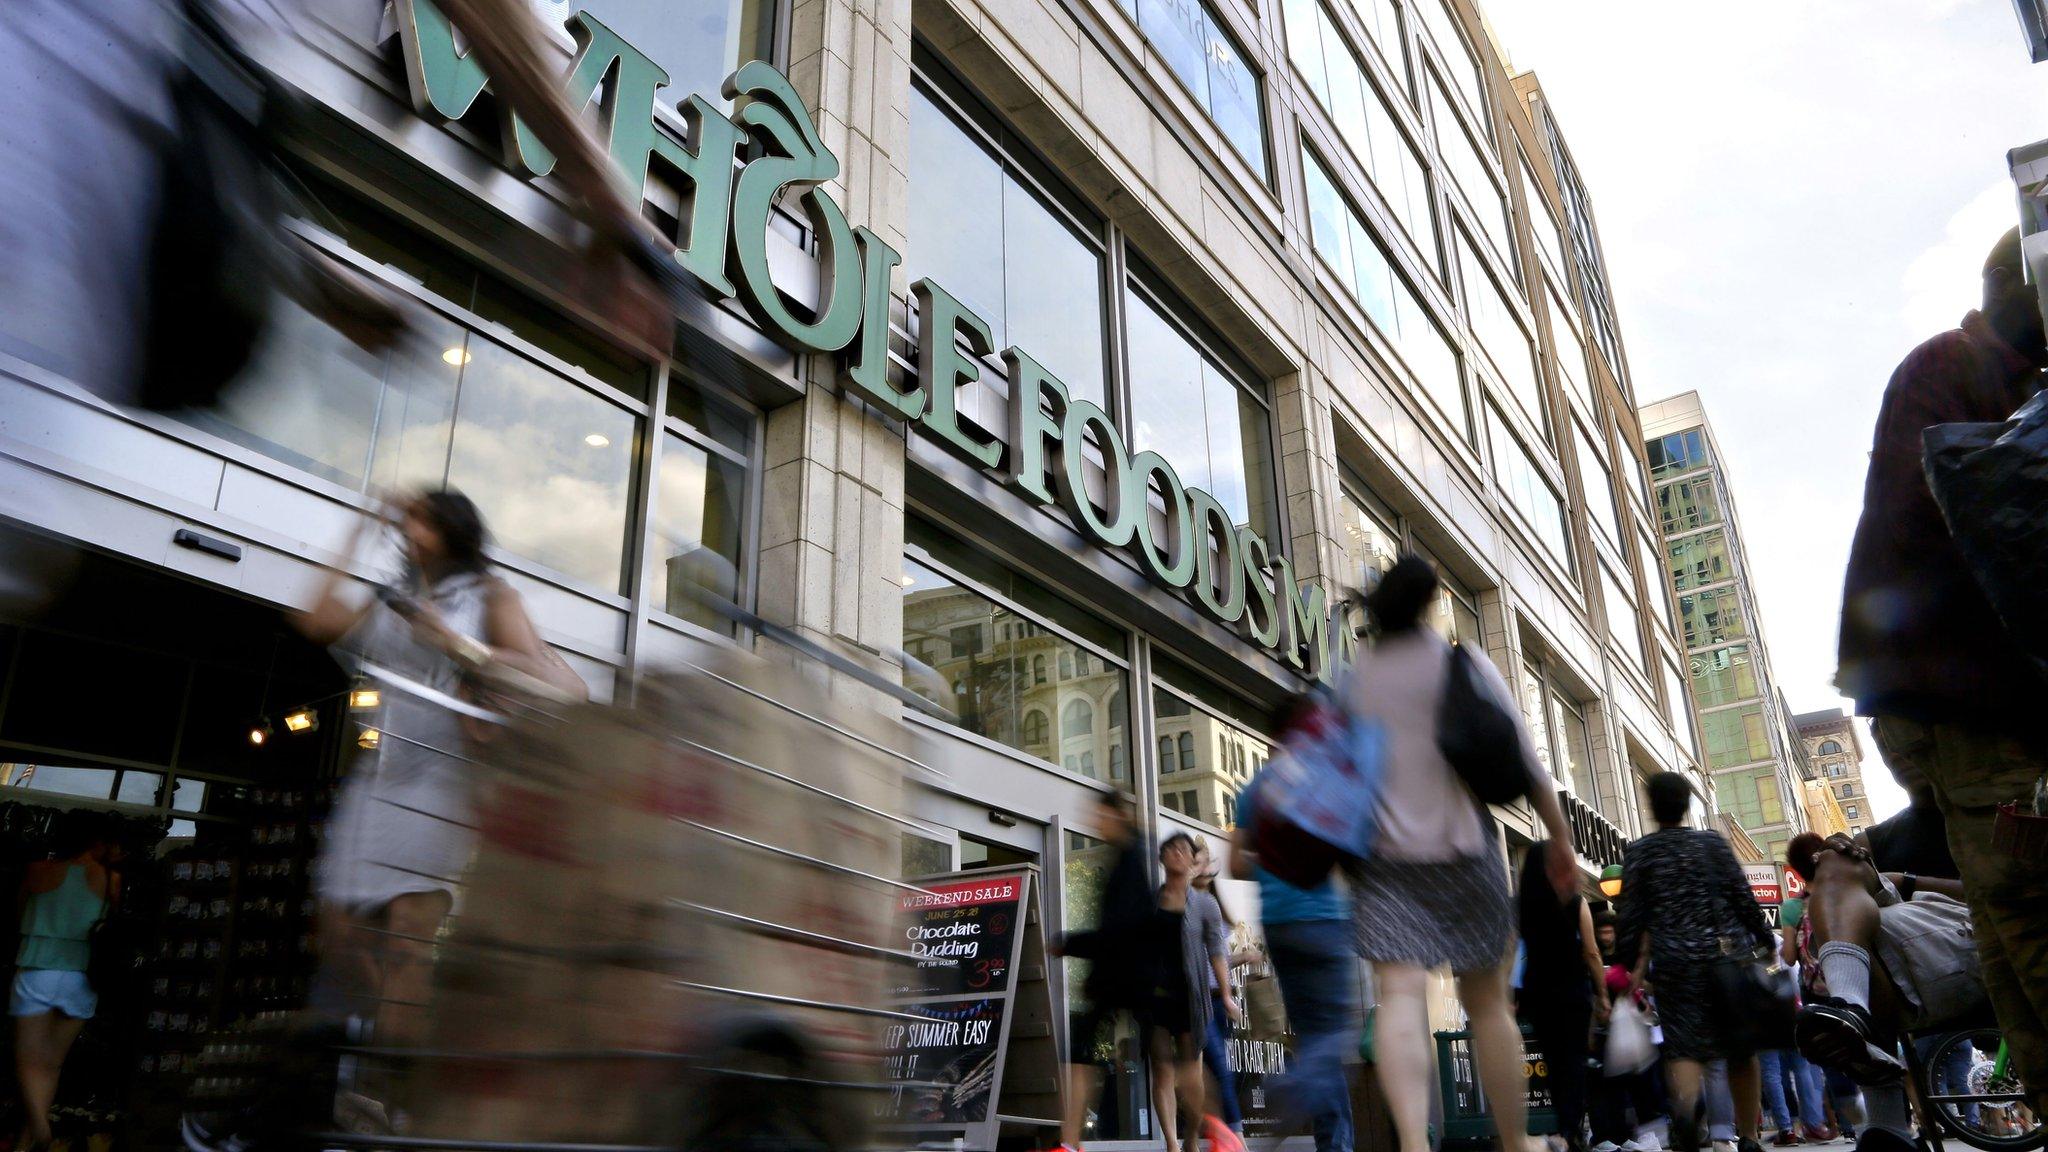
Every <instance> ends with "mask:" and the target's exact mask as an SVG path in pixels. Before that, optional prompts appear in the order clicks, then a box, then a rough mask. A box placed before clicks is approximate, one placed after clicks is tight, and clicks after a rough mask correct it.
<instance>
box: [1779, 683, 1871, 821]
mask: <svg viewBox="0 0 2048 1152" xmlns="http://www.w3.org/2000/svg"><path fill="white" fill-rule="evenodd" d="M1792 722H1793V725H1794V726H1795V727H1796V728H1797V729H1798V730H1799V739H1800V741H1801V742H1802V743H1804V744H1805V745H1806V754H1807V756H1808V758H1810V759H1811V760H1812V762H1813V770H1814V783H1815V784H1817V785H1819V786H1820V789H1821V790H1822V791H1824V792H1825V793H1826V794H1827V800H1828V802H1829V804H1830V805H1831V806H1832V807H1834V808H1836V809H1838V810H1839V811H1840V813H1841V815H1840V820H1841V825H1842V826H1841V827H1840V828H1839V829H1835V831H1841V832H1846V833H1848V834H1849V835H1852V836H1853V835H1855V834H1856V833H1858V832H1861V831H1863V830H1864V829H1865V828H1868V827H1870V826H1871V825H1872V824H1875V823H1877V819H1878V817H1877V815H1876V813H1874V812H1872V811H1871V810H1870V792H1869V789H1867V788H1865V787H1864V784H1863V736H1862V734H1861V733H1860V732H1859V731H1858V730H1857V728H1858V725H1857V723H1856V721H1855V719H1854V718H1853V717H1851V716H1849V715H1848V714H1847V713H1846V712H1844V711H1843V710H1842V709H1840V708H1829V709H1826V710H1824V711H1820V712H1802V713H1800V714H1799V715H1798V716H1795V717H1793V718H1792ZM1814 831H1816V832H1822V834H1823V835H1825V834H1826V833H1825V831H1824V830H1823V829H1821V828H1820V827H1819V826H1818V825H1816V826H1815V827H1814Z"/></svg>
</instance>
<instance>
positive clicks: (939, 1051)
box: [876, 867, 1060, 1149]
mask: <svg viewBox="0 0 2048 1152" xmlns="http://www.w3.org/2000/svg"><path fill="white" fill-rule="evenodd" d="M1037 881H1038V870H1037V869H1036V868H1034V867H1023V868H1009V869H998V870H991V871H981V872H953V873H947V874H945V875H941V876H932V877H927V878H925V879H922V880H917V881H913V884H915V886H916V890H915V891H912V892H906V893H905V894H904V895H903V897H902V899H901V901H900V903H899V911H900V913H901V930H902V933H903V944H904V949H903V950H904V951H906V952H908V953H910V955H911V956H912V957H913V958H914V959H913V960H912V961H910V962H907V963H906V965H905V966H904V968H903V970H902V975H901V976H900V977H899V978H898V979H897V981H896V988H895V996H894V998H893V1007H894V1010H895V1012H896V1013H897V1016H896V1018H895V1019H893V1020H892V1021H890V1023H889V1024H888V1025H887V1028H886V1030H885V1033H884V1050H885V1057H886V1061H887V1074H888V1078H889V1080H890V1081H891V1082H892V1084H893V1087H892V1089H891V1090H890V1091H889V1092H887V1093H885V1094H884V1096H883V1099H882V1101H881V1103H880V1104H878V1105H877V1109H876V1111H877V1117H876V1118H877V1120H878V1121H879V1122H880V1123H881V1125H882V1127H883V1128H884V1129H885V1130H887V1131H890V1132H893V1133H898V1134H901V1135H903V1136H905V1137H908V1138H909V1139H910V1140H912V1141H913V1142H934V1141H935V1142H939V1143H951V1142H953V1141H958V1142H959V1146H961V1147H965V1148H974V1149H993V1148H995V1146H996V1137H997V1135H998V1133H999V1132H1000V1131H1001V1129H1002V1128H1003V1127H1005V1126H1010V1127H1019V1128H1050V1129H1057V1128H1058V1126H1059V1116H1060V1106H1059V1104H1060V1100H1059V1092H1060V1081H1059V1072H1060V1069H1059V1054H1058V1052H1057V1051H1056V1050H1055V1049H1054V1042H1053V1029H1052V997H1051V992H1050V988H1049V986H1048V985H1047V983H1046V970H1045V935H1044V927H1043V923H1042V921H1041V919H1040V917H1039V913H1038V892H1037V887H1038V884H1037Z"/></svg>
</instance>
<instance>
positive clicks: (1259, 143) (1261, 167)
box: [1122, 0, 1266, 180]
mask: <svg viewBox="0 0 2048 1152" xmlns="http://www.w3.org/2000/svg"><path fill="white" fill-rule="evenodd" d="M1122 3H1123V6H1124V10H1125V11H1127V12H1129V13H1130V14H1131V15H1132V17H1133V18H1134V19H1136V20H1137V22H1138V28H1139V30H1140V31H1142V32H1144V34H1145V39H1146V40H1148V41H1150V42H1151V44H1152V50H1153V51H1155V52H1157V53H1159V56H1160V58H1161V59H1163V60H1165V61H1166V66H1167V67H1168V68H1171V69H1173V74H1174V75H1175V76H1177V77H1179V79H1180V82H1181V83H1182V84H1183V85H1185V86H1186V87H1187V90H1188V92H1189V93H1190V94H1192V95H1193V96H1194V98H1195V102H1196V103H1198V104H1200V105H1201V106H1202V107H1203V108H1204V109H1205V110H1207V111H1208V113H1209V118H1210V119H1211V120H1214V121H1215V122H1216V127H1218V128H1220V129H1222V130H1223V135H1224V137H1225V138H1226V139H1228V140H1229V141H1230V146H1231V147H1232V148H1235V149H1237V153H1238V155H1240V156H1243V157H1244V159H1245V162H1246V163H1247V164H1250V165H1251V166H1252V168H1253V169H1255V170H1256V171H1257V172H1258V174H1259V179H1261V180H1264V179H1265V178H1266V117H1265V113H1264V111H1263V109H1262V108H1261V107H1260V103H1259V75H1258V73H1257V72H1254V71H1252V67H1251V62H1250V57H1248V56H1246V55H1245V51H1244V49H1243V48H1241V47H1239V46H1238V43H1237V38H1236V37H1235V36H1232V35H1231V34H1230V32H1229V31H1228V30H1227V29H1225V28H1224V26H1223V19H1222V17H1220V16H1218V15H1216V13H1214V12H1212V11H1210V10H1209V6H1208V5H1206V4H1204V3H1202V2H1201V0H1122Z"/></svg>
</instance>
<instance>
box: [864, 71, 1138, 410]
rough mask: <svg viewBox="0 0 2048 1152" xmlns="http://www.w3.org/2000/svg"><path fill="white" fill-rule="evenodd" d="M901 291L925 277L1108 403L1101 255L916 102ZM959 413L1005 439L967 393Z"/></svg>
mask: <svg viewBox="0 0 2048 1152" xmlns="http://www.w3.org/2000/svg"><path fill="white" fill-rule="evenodd" d="M906 248H907V251H906V252H905V253H904V256H903V264H904V272H905V277H906V282H909V281H916V280H918V279H920V278H923V277H927V276H929V277H930V278H931V279H932V280H933V281H935V282H936V283H938V284H940V285H942V286H943V287H944V288H945V289H946V291H948V292H951V293H952V294H953V295H954V296H955V297H957V298H959V300H960V301H961V302H962V303H963V304H965V305H966V306H967V307H968V309H969V310H971V311H972V312H973V313H974V314H975V315H977V316H979V317H981V318H982V319H983V320H986V321H988V324H989V329H990V331H991V332H992V333H993V334H994V336H995V346H996V348H998V349H1001V348H1003V347H1006V346H1008V345H1011V344H1015V345H1017V346H1018V347H1020V348H1023V349H1025V350H1027V351H1028V352H1030V353H1031V355H1032V356H1033V357H1034V358H1036V359H1037V360H1038V362H1039V363H1041V364H1044V365H1045V366H1046V368H1048V369H1049V370H1051V372H1052V373H1053V375H1055V376H1057V377H1059V378H1060V382H1061V383H1063V384H1065V385H1066V386H1067V390H1068V391H1069V392H1070V393H1071V394H1073V395H1075V396H1078V397H1083V398H1085V399H1089V400H1093V401H1095V402H1097V403H1102V402H1103V398H1104V397H1105V395H1106V394H1107V393H1106V390H1105V387H1104V363H1105V357H1104V349H1105V347H1106V346H1105V344H1104V339H1103V322H1102V316H1103V298H1102V251H1101V248H1100V246H1099V245H1098V244H1096V243H1095V242H1094V241H1093V240H1091V239H1089V238H1087V237H1085V236H1084V235H1083V234H1082V233H1081V232H1079V231H1078V230H1076V228H1075V227H1074V226H1073V224H1072V223H1071V222H1070V218H1069V216H1068V214H1067V213H1066V212H1065V211H1064V210H1062V209H1061V208H1060V207H1057V206H1055V205H1054V204H1053V203H1052V202H1051V201H1050V199H1049V198H1048V197H1046V196H1043V195H1041V194H1040V193H1039V192H1038V191H1037V189H1036V187H1035V186H1034V184H1033V182H1032V181H1031V180H1030V178H1029V176H1028V175H1027V174H1025V173H1024V172H1023V170H1022V169H1021V168H1019V167H1018V166H1017V165H1015V164H1013V163H1011V162H1009V161H1008V160H1007V159H1006V158H1005V157H1004V156H1003V155H1002V154H1001V153H999V152H998V151H997V150H996V149H994V148H993V147H991V146H990V144H989V143H988V142H986V140H985V139H984V138H983V137H982V136H981V135H980V134H979V133H978V132H974V131H971V130H970V129H969V128H968V127H967V126H966V125H965V124H963V123H962V122H961V121H960V120H959V119H957V118H955V117H954V116H953V115H952V113H951V112H949V111H948V110H947V109H946V108H944V107H942V106H941V104H940V101H939V99H938V98H937V97H935V96H934V95H933V94H932V93H930V92H927V91H926V90H925V89H924V88H923V87H921V86H913V87H912V89H911V93H910V232H909V238H908V243H907V245H906ZM961 410H962V412H964V413H966V414H968V415H970V416H972V417H974V419H975V420H976V421H977V422H978V423H981V424H982V425H983V426H984V427H985V428H988V429H990V430H992V431H1000V430H1001V429H1002V428H1004V427H1005V426H1006V425H1005V418H1004V414H1003V408H1002V402H1001V399H1000V398H999V397H997V396H996V395H995V393H994V391H993V389H991V388H990V387H989V386H988V385H987V384H985V383H984V384H977V385H974V386H971V387H970V388H968V389H967V390H966V391H965V393H963V395H962V397H961Z"/></svg>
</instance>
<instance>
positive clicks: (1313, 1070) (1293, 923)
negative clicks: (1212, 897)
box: [1230, 714, 1358, 1152]
mask: <svg viewBox="0 0 2048 1152" xmlns="http://www.w3.org/2000/svg"><path fill="white" fill-rule="evenodd" d="M1286 719H1287V720H1288V721H1289V722H1290V723H1283V724H1280V725H1276V729H1277V730H1278V731H1281V732H1283V733H1284V732H1285V731H1286V730H1287V729H1288V728H1289V727H1290V726H1291V721H1292V720H1293V719H1294V717H1293V715H1292V714H1290V715H1289V716H1288V717H1287V718H1286ZM1264 779H1265V775H1264V773H1263V772H1261V773H1260V775H1258V776H1254V777H1253V778H1252V780H1251V783H1249V784H1247V785H1246V786H1245V789H1244V791H1243V792H1242V793H1241V794H1240V795H1239V796H1238V798H1237V827H1236V829H1235V830H1233V831H1232V832H1231V837H1230V870H1231V872H1232V874H1234V875H1237V876H1242V877H1248V878H1250V879H1252V880H1256V881H1258V884H1259V908H1260V913H1261V919H1262V920H1263V922H1264V924H1265V932H1266V952H1267V955H1268V956H1269V957H1271V959H1272V961H1273V974H1274V975H1275V976H1276V977H1278V978H1279V980H1280V999H1281V1001H1282V1003H1283V1004H1285V1005H1286V1008H1287V1020H1288V1022H1289V1023H1290V1024H1291V1025H1293V1028H1294V1034H1295V1038H1296V1040H1297V1042H1298V1046H1297V1048H1296V1050H1295V1055H1294V1061H1293V1064H1292V1067H1291V1068H1290V1069H1289V1072H1288V1075H1286V1076H1285V1077H1283V1078H1281V1079H1280V1080H1279V1081H1278V1082H1277V1083H1275V1084H1274V1086H1273V1102H1274V1105H1275V1107H1276V1108H1278V1109H1279V1110H1280V1111H1281V1112H1282V1113H1285V1114H1289V1115H1293V1116H1305V1117H1307V1118H1308V1119H1309V1121H1310V1122H1311V1124H1312V1125H1313V1127H1314V1131H1315V1138H1316V1152H1351V1088H1350V1084H1349V1082H1348V1081H1347V1080H1346V1079H1345V1076H1344V1054H1345V1052H1346V1050H1347V1049H1348V1048H1349V1046H1350V1045H1351V1044H1352V1043H1354V1042H1355V1037H1354V1030H1355V1027H1356V1018H1357V1013H1358V1007H1357V990H1358V945H1357V942H1356V939H1355V937H1354V936H1353V935H1352V931H1351V901H1350V899H1349V898H1348V897H1347V896H1346V895H1345V894H1344V893H1342V892H1340V891H1339V890H1338V888H1337V883H1336V881H1335V880H1334V879H1326V880H1324V881H1323V882H1322V883H1321V884H1318V885H1316V886H1315V887H1313V888H1297V887H1295V886H1294V885H1292V884H1289V883H1287V882H1286V881H1284V880H1281V879H1280V878H1278V877H1276V876H1274V875H1273V874H1272V873H1270V872H1268V871H1266V870H1265V869H1264V868H1262V867H1260V866H1259V858H1258V853H1257V852H1255V851H1254V850H1253V840H1252V832H1251V830H1252V828H1253V826H1254V824H1255V822H1256V821H1257V819H1258V794H1259V785H1260V783H1261V781H1263V780H1264Z"/></svg>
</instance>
